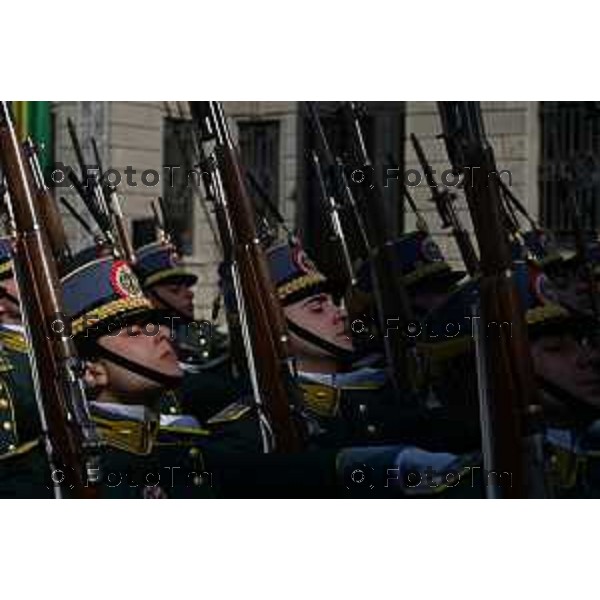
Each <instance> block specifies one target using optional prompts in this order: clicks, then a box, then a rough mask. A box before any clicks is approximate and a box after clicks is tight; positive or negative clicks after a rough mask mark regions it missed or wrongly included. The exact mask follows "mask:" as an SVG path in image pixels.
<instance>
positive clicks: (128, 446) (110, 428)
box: [93, 416, 158, 455]
mask: <svg viewBox="0 0 600 600" xmlns="http://www.w3.org/2000/svg"><path fill="white" fill-rule="evenodd" d="M93 421H94V423H95V424H96V428H97V431H98V434H99V436H100V438H101V439H102V440H103V441H104V442H106V443H107V444H108V445H109V446H113V447H114V448H117V449H119V450H124V451H125V452H131V453H132V454H140V455H147V454H150V453H151V452H152V449H153V447H154V443H155V441H156V437H157V433H158V423H152V422H148V421H132V420H126V419H123V420H112V419H103V418H102V417H98V416H94V417H93Z"/></svg>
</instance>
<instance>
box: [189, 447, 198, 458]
mask: <svg viewBox="0 0 600 600" xmlns="http://www.w3.org/2000/svg"><path fill="white" fill-rule="evenodd" d="M198 454H200V450H198V448H190V456H192V457H193V456H198Z"/></svg>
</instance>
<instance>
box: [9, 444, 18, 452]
mask: <svg viewBox="0 0 600 600" xmlns="http://www.w3.org/2000/svg"><path fill="white" fill-rule="evenodd" d="M16 449H17V447H16V446H15V445H14V444H10V445H9V446H8V451H9V452H14V451H15V450H16Z"/></svg>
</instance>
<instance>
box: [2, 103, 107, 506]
mask: <svg viewBox="0 0 600 600" xmlns="http://www.w3.org/2000/svg"><path fill="white" fill-rule="evenodd" d="M0 162H1V163H2V167H3V170H4V173H5V175H6V180H7V184H8V190H9V197H10V205H11V206H10V209H11V212H12V216H13V218H14V224H15V227H16V231H15V257H14V261H15V272H16V275H17V283H18V287H19V290H21V294H20V296H21V306H22V310H23V315H24V319H25V322H26V323H27V330H28V336H29V340H28V341H29V344H30V348H29V351H30V353H32V355H33V357H34V360H33V361H32V367H33V376H34V381H36V380H37V391H41V394H42V398H39V399H38V402H39V404H41V413H42V415H41V417H42V422H43V423H45V426H46V429H47V432H46V433H47V437H48V439H49V442H50V448H51V450H52V456H50V457H49V458H50V462H51V464H54V466H56V467H59V468H61V469H63V468H67V469H69V470H71V471H72V477H69V479H70V481H69V483H72V484H73V486H74V487H73V490H74V491H73V495H75V496H78V497H93V496H95V495H96V494H95V488H94V486H90V485H89V483H88V477H87V475H88V465H87V464H86V461H85V457H86V456H87V455H88V451H89V450H90V449H91V448H92V445H93V444H94V443H95V439H94V428H93V425H92V424H91V422H90V421H88V420H87V414H86V411H85V409H84V408H83V407H84V399H83V398H81V397H79V398H77V397H73V394H75V393H77V391H78V390H79V391H82V388H81V387H79V388H78V386H77V382H76V381H75V380H74V377H75V376H76V364H77V360H78V359H77V354H76V351H75V348H74V346H73V342H72V340H71V339H70V338H69V337H66V336H59V335H56V334H54V333H53V331H52V324H53V323H54V322H56V319H58V318H59V315H61V314H64V311H63V310H62V302H61V299H60V293H61V292H60V290H61V287H60V281H59V277H58V272H57V269H56V265H55V263H54V261H53V260H52V259H51V252H50V247H51V245H50V242H49V239H48V235H47V233H46V232H45V231H44V230H43V229H41V227H40V224H41V214H40V212H41V211H40V210H39V205H38V204H39V203H38V200H39V198H36V195H35V194H34V193H33V191H32V190H33V182H32V175H31V173H30V172H29V171H28V168H27V160H26V157H25V154H24V152H23V149H22V148H21V146H20V144H19V142H18V140H17V137H16V134H15V130H14V127H13V125H12V121H11V117H10V114H9V109H8V105H7V103H6V102H2V104H1V105H0ZM54 459H56V461H55V460H54Z"/></svg>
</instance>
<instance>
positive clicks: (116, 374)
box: [98, 325, 183, 396]
mask: <svg viewBox="0 0 600 600" xmlns="http://www.w3.org/2000/svg"><path fill="white" fill-rule="evenodd" d="M155 331H156V334H155V335H150V334H152V333H154V332H155ZM98 343H99V344H100V345H101V346H103V347H104V348H106V349H107V350H110V351H111V352H114V353H115V354H118V355H120V356H123V357H125V358H127V359H128V360H130V361H133V362H135V363H137V364H139V365H142V366H144V367H146V368H148V369H152V370H153V371H156V372H158V373H161V374H162V375H167V376H169V377H182V376H183V373H182V371H181V368H180V366H179V363H178V362H177V355H176V353H175V350H174V349H173V346H172V345H171V341H170V330H169V328H168V327H165V326H164V325H161V326H160V327H159V326H158V325H147V326H146V327H145V328H144V327H142V326H140V325H130V326H129V327H127V328H125V327H124V328H123V329H120V330H119V332H118V335H117V333H116V332H115V334H114V335H105V336H103V337H101V338H100V340H99V341H98ZM104 365H105V368H106V370H107V377H108V387H109V388H110V391H111V392H113V393H115V394H123V395H124V396H126V395H132V394H134V393H139V392H143V391H146V390H147V391H151V390H157V389H160V388H161V387H162V386H161V384H159V383H158V382H155V381H153V380H151V379H148V378H147V377H144V376H142V375H138V374H136V373H133V372H131V371H129V370H128V369H125V368H124V367H121V366H120V365H117V364H114V363H113V362H111V361H104Z"/></svg>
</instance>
